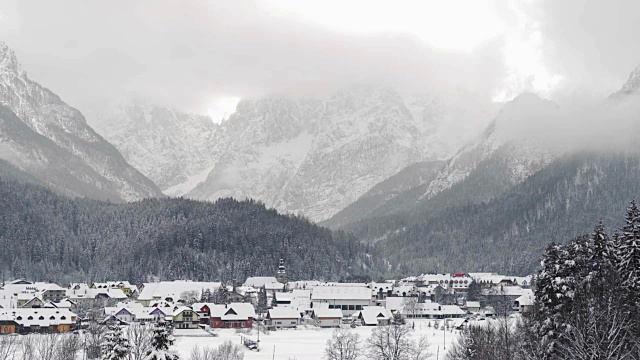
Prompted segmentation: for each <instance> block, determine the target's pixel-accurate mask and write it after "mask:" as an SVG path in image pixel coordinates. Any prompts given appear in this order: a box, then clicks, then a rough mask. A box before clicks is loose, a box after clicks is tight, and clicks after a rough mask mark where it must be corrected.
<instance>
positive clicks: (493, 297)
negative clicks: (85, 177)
mask: <svg viewBox="0 0 640 360" xmlns="http://www.w3.org/2000/svg"><path fill="white" fill-rule="evenodd" d="M533 280H534V278H533V277H532V276H526V277H518V276H505V275H498V274H493V273H469V274H423V275H419V276H413V277H407V278H404V279H400V280H388V281H385V282H369V283H338V282H321V281H313V280H309V281H302V280H297V281H289V280H288V279H287V272H286V268H285V265H284V262H283V261H282V260H280V263H279V266H278V269H277V272H276V274H275V276H270V277H269V276H267V277H250V278H247V279H246V281H245V282H244V283H243V284H236V283H235V282H234V283H232V284H223V283H220V282H196V281H188V280H177V281H159V282H152V283H144V284H141V285H140V286H136V285H132V284H130V283H129V282H128V281H109V282H104V283H93V284H90V285H89V284H84V283H72V284H69V285H68V286H67V287H62V286H60V285H58V284H52V283H41V282H30V281H26V280H14V281H11V282H7V283H5V284H3V286H2V287H1V288H0V334H3V335H6V334H29V333H64V332H74V331H79V330H82V329H83V328H86V327H87V326H88V325H89V323H90V322H97V323H103V324H104V323H107V322H109V321H117V322H118V323H119V324H120V325H122V326H127V325H129V324H131V323H142V324H149V323H157V322H161V323H166V324H168V325H170V326H171V327H172V328H173V329H175V331H179V330H182V329H193V330H198V329H200V330H203V331H206V332H210V333H213V332H214V331H215V329H225V328H226V329H251V328H254V327H263V328H265V329H268V330H279V329H295V328H297V327H300V326H305V327H309V326H312V327H318V328H336V327H340V326H341V325H345V326H347V325H348V326H351V327H356V326H380V325H388V324H390V323H391V322H392V321H394V320H397V319H430V320H433V322H429V325H430V326H431V325H433V326H434V327H442V328H445V327H446V328H457V329H460V328H462V327H464V326H465V323H467V322H468V321H469V320H470V319H473V320H483V319H485V318H492V317H495V316H508V315H512V314H515V313H523V312H527V311H529V310H530V307H531V306H532V305H533V300H534V294H533V291H532V290H531V288H532V281H533ZM251 342H252V341H251V339H248V340H247V345H248V346H251Z"/></svg>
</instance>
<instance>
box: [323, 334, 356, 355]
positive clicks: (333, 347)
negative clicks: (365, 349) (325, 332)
mask: <svg viewBox="0 0 640 360" xmlns="http://www.w3.org/2000/svg"><path fill="white" fill-rule="evenodd" d="M359 344H360V336H359V335H358V334H356V333H354V332H353V331H352V330H351V329H349V328H337V329H336V330H335V331H334V332H333V334H332V335H331V338H330V339H329V340H327V346H326V347H325V350H324V358H325V359H326V360H356V359H358V358H359V357H360V345H359Z"/></svg>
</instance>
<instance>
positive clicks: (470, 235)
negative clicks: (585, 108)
mask: <svg viewBox="0 0 640 360" xmlns="http://www.w3.org/2000/svg"><path fill="white" fill-rule="evenodd" d="M458 186H460V187H461V186H464V185H463V184H458V185H457V186H454V187H453V188H452V189H451V190H450V191H451V192H454V193H455V192H457V191H458V190H457V187H458ZM639 194H640V158H639V157H638V156H636V155H627V154H609V155H594V154H580V155H572V156H566V157H562V158H560V159H558V160H556V161H554V162H553V163H552V164H551V165H549V166H548V167H546V168H544V169H542V170H541V171H539V172H537V173H536V174H534V175H532V176H530V177H529V178H528V179H527V180H525V181H524V182H523V183H521V184H519V185H516V186H515V187H513V188H511V189H509V190H507V191H505V192H504V193H503V194H502V195H499V196H497V197H496V198H494V199H493V200H489V201H487V202H480V203H469V204H459V205H456V206H451V207H443V208H440V209H438V208H436V207H433V206H428V207H423V208H416V209H414V210H413V211H412V212H411V213H401V214H396V215H393V216H388V217H384V218H378V219H376V221H375V222H373V221H372V222H369V223H368V225H369V226H363V227H361V228H360V229H359V232H358V235H359V236H360V237H362V238H369V239H375V238H378V239H380V238H382V240H380V241H378V242H377V246H378V247H379V250H380V252H381V256H388V258H389V261H390V262H391V263H392V264H394V265H395V266H396V272H398V273H401V274H403V273H407V272H409V271H411V272H423V271H437V272H443V271H449V272H453V271H455V272H468V271H497V272H507V273H519V274H527V273H530V272H532V271H535V270H536V269H537V266H538V264H539V259H540V256H541V254H542V252H543V250H544V247H545V246H546V244H548V243H549V242H550V241H554V240H555V241H558V242H561V241H564V240H565V239H570V238H572V237H574V236H575V235H577V234H581V232H582V231H584V230H583V229H585V228H589V227H590V226H592V224H594V223H596V222H597V221H598V220H599V219H602V220H604V221H605V224H607V225H608V226H609V227H618V226H619V225H620V224H619V223H618V222H619V221H618V220H619V219H620V217H621V215H622V214H623V213H624V210H625V207H624V206H625V204H626V203H627V202H628V201H629V200H631V199H635V198H638V195H639ZM443 195H444V193H443ZM452 196H453V195H452ZM383 230H384V231H386V232H385V233H384V236H382V235H381V234H382V232H383Z"/></svg>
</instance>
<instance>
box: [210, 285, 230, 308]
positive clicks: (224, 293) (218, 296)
mask: <svg viewBox="0 0 640 360" xmlns="http://www.w3.org/2000/svg"><path fill="white" fill-rule="evenodd" d="M228 295H229V290H228V289H227V287H226V286H225V285H224V284H220V287H219V288H218V289H217V290H216V292H215V293H214V294H213V302H214V303H215V304H226V303H227V301H228V297H229V296H228Z"/></svg>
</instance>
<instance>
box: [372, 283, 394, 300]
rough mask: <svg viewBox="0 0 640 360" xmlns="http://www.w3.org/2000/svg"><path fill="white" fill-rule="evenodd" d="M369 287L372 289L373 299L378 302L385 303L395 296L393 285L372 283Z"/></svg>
mask: <svg viewBox="0 0 640 360" xmlns="http://www.w3.org/2000/svg"><path fill="white" fill-rule="evenodd" d="M367 287H368V288H369V289H371V297H372V299H373V300H375V301H376V302H381V301H384V300H386V298H387V297H390V296H392V294H393V284H391V283H386V282H384V283H377V282H370V283H369V284H367Z"/></svg>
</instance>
